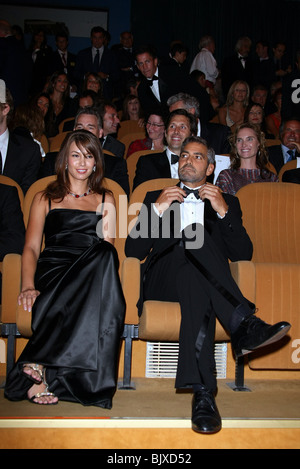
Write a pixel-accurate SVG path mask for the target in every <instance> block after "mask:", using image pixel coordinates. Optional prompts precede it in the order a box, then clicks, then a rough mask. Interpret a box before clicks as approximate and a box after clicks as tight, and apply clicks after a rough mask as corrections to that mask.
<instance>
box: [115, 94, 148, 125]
mask: <svg viewBox="0 0 300 469" xmlns="http://www.w3.org/2000/svg"><path fill="white" fill-rule="evenodd" d="M127 120H131V121H139V122H140V126H141V127H142V126H143V125H144V118H143V109H142V107H141V103H140V100H139V98H138V97H137V96H135V95H134V94H128V95H127V96H125V98H124V101H123V109H122V118H121V121H127Z"/></svg>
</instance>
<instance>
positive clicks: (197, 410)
mask: <svg viewBox="0 0 300 469" xmlns="http://www.w3.org/2000/svg"><path fill="white" fill-rule="evenodd" d="M213 170H214V152H213V150H212V149H209V148H208V147H207V144H206V142H205V140H203V139H202V138H200V137H189V138H187V139H186V140H185V142H184V143H183V146H182V149H181V153H180V158H179V170H178V172H179V178H180V184H179V185H177V186H173V187H167V188H165V189H163V190H162V191H161V192H160V191H155V192H150V193H148V194H147V195H146V198H145V200H144V203H143V205H142V208H141V211H140V214H139V217H138V220H137V223H136V225H135V227H134V228H133V230H132V232H131V233H130V234H129V236H128V238H127V240H126V245H125V253H126V255H127V256H131V257H137V258H138V259H140V260H143V259H145V258H146V260H145V262H144V263H143V264H142V267H141V269H142V272H141V278H142V282H143V285H142V294H141V298H140V302H139V312H140V313H141V306H142V303H143V301H144V300H158V301H171V302H179V303H180V308H181V327H180V337H179V357H178V367H177V376H176V383H175V385H176V387H177V388H188V387H191V388H192V389H193V392H194V396H193V404H192V428H193V430H194V431H196V432H199V433H215V432H217V431H219V430H220V429H221V417H220V414H219V412H218V409H217V406H216V403H215V399H214V394H215V392H216V388H217V383H216V377H215V375H214V369H215V363H214V356H213V345H214V331H215V318H216V316H217V318H218V319H219V320H220V321H221V323H222V324H223V326H224V327H225V328H226V329H227V330H228V332H229V333H230V334H231V343H232V347H233V350H234V352H235V354H236V355H237V356H242V355H245V354H247V353H250V352H251V351H253V350H255V349H257V348H259V347H262V346H263V345H266V344H267V343H271V342H272V341H275V340H278V339H279V338H281V337H282V336H283V335H285V334H286V333H287V331H288V330H289V328H290V325H289V324H288V323H286V322H281V323H278V324H276V325H274V326H269V325H267V324H265V323H264V322H263V321H261V320H260V319H259V318H257V317H256V316H255V315H254V311H255V305H253V304H252V303H250V302H249V301H248V300H247V299H246V298H244V297H243V295H242V293H241V292H240V290H239V288H238V286H237V285H236V283H235V282H234V280H233V278H232V276H231V274H230V269H229V265H228V259H230V260H232V261H237V260H243V259H244V260H249V259H251V256H252V243H251V241H250V239H249V237H248V234H247V233H246V231H245V229H244V227H243V225H242V218H241V216H242V214H241V209H240V206H239V202H238V199H237V198H236V197H234V196H231V195H228V194H222V193H221V191H220V190H219V189H218V188H217V187H216V186H214V185H212V184H208V183H206V177H207V176H208V175H210V174H211V173H212V172H213Z"/></svg>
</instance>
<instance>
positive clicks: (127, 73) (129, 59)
mask: <svg viewBox="0 0 300 469" xmlns="http://www.w3.org/2000/svg"><path fill="white" fill-rule="evenodd" d="M111 50H112V51H113V52H114V53H115V54H116V57H117V62H118V66H119V70H120V83H119V94H120V96H121V97H123V96H125V95H126V94H127V92H126V83H127V82H128V80H130V79H132V78H134V77H135V75H136V74H137V73H138V70H137V67H136V64H135V58H134V53H133V35H132V33H131V32H130V31H123V32H122V33H121V34H120V44H118V45H117V46H114V47H112V49H111Z"/></svg>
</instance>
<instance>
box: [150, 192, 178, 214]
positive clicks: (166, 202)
mask: <svg viewBox="0 0 300 469" xmlns="http://www.w3.org/2000/svg"><path fill="white" fill-rule="evenodd" d="M185 197H186V193H185V192H184V190H183V189H181V188H180V187H178V186H171V187H165V188H164V189H163V190H162V191H161V193H160V194H159V197H158V199H157V200H156V202H155V204H154V205H155V207H156V208H157V210H158V211H159V214H160V215H162V214H163V213H164V212H165V211H166V210H167V209H168V208H169V207H170V205H171V203H172V202H174V201H177V202H180V203H182V202H183V201H184V198H185Z"/></svg>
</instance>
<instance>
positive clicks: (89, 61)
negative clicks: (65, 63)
mask: <svg viewBox="0 0 300 469" xmlns="http://www.w3.org/2000/svg"><path fill="white" fill-rule="evenodd" d="M106 39H107V36H106V31H105V30H104V29H103V28H102V27H100V26H94V27H93V28H92V29H91V47H88V48H86V49H83V50H81V51H79V52H78V54H77V60H76V66H75V78H76V80H77V86H78V89H80V88H81V86H82V83H83V80H84V76H85V74H86V73H87V72H94V73H97V74H98V75H99V76H100V78H101V80H102V84H103V96H104V98H105V99H112V98H113V91H114V87H115V86H116V84H117V82H118V80H119V68H118V63H117V59H116V56H115V54H114V53H113V52H111V51H110V50H109V49H108V47H107V46H106V45H105V41H106Z"/></svg>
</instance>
